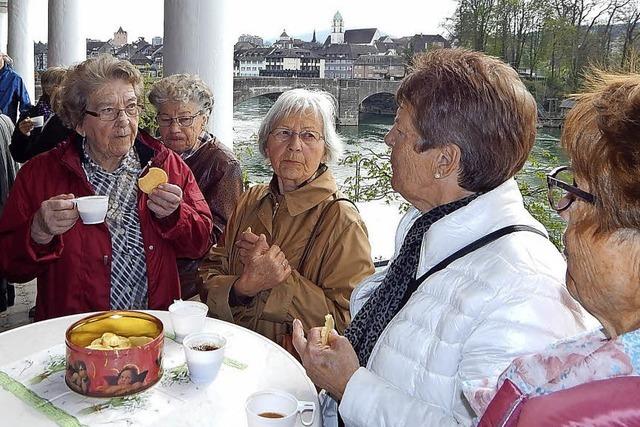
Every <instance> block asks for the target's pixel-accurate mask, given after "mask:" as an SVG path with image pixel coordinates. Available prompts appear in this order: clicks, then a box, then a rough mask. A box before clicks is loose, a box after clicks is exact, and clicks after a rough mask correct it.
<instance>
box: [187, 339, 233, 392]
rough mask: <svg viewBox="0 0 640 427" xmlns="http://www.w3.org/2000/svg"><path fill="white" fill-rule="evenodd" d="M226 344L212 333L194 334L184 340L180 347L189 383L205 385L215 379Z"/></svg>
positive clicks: (224, 340)
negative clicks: (182, 349) (181, 347)
mask: <svg viewBox="0 0 640 427" xmlns="http://www.w3.org/2000/svg"><path fill="white" fill-rule="evenodd" d="M226 344H227V340H226V339H225V338H224V337H223V336H221V335H218V334H216V333H214V332H196V333H194V334H189V335H187V336H186V337H185V338H184V340H183V341H182V346H183V347H184V354H185V356H186V358H187V367H188V368H189V378H191V381H193V382H194V383H196V384H205V383H210V382H211V381H213V380H215V379H216V376H217V375H218V371H219V370H220V365H222V361H223V360H224V348H225V345H226Z"/></svg>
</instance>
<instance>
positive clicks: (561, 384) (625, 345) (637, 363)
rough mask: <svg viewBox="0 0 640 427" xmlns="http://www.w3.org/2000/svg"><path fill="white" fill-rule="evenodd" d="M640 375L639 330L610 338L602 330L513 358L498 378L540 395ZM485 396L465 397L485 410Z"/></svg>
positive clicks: (529, 393) (499, 385) (524, 392)
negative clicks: (594, 382)
mask: <svg viewBox="0 0 640 427" xmlns="http://www.w3.org/2000/svg"><path fill="white" fill-rule="evenodd" d="M627 375H640V329H637V330H635V331H632V332H628V333H626V334H623V335H620V336H618V337H616V338H614V339H610V338H608V337H606V336H605V335H604V332H603V331H602V330H597V331H592V332H587V333H585V334H582V335H578V336H575V337H572V338H569V339H566V340H562V341H558V342H557V343H555V344H553V345H551V346H550V347H549V348H548V349H547V350H546V351H545V352H544V353H539V354H532V355H528V356H523V357H519V358H517V359H515V360H514V361H513V362H512V363H511V365H510V366H509V367H508V368H507V369H506V370H505V371H504V372H503V373H502V375H500V377H499V378H498V385H497V389H499V388H500V387H501V386H502V383H504V381H505V380H507V379H508V380H510V381H511V382H512V383H513V384H514V385H515V386H516V387H518V389H520V391H521V392H522V393H523V394H525V395H527V396H529V397H534V396H540V395H545V394H549V393H553V392H555V391H559V390H564V389H567V388H571V387H575V386H577V385H580V384H584V383H588V382H591V381H596V380H603V379H608V378H613V377H619V376H627ZM487 397H488V396H483V395H481V394H478V395H475V396H469V398H470V401H471V402H470V403H471V405H472V407H474V408H486V406H487V404H488V401H487V400H486V398H487Z"/></svg>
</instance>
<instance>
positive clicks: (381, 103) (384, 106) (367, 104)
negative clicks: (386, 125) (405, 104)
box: [358, 91, 398, 114]
mask: <svg viewBox="0 0 640 427" xmlns="http://www.w3.org/2000/svg"><path fill="white" fill-rule="evenodd" d="M397 108H398V105H397V104H396V100H395V93H392V92H390V91H383V92H376V93H372V94H368V95H367V96H365V97H364V98H362V99H361V100H359V102H358V111H359V112H360V113H361V114H362V113H374V114H395V112H396V110H397Z"/></svg>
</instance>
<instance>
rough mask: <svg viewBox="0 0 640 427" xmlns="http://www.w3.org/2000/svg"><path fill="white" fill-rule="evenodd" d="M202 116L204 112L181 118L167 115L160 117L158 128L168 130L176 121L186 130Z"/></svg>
mask: <svg viewBox="0 0 640 427" xmlns="http://www.w3.org/2000/svg"><path fill="white" fill-rule="evenodd" d="M200 114H202V110H200V111H198V112H197V113H195V114H194V115H193V116H181V117H168V116H165V115H162V116H158V118H157V121H158V126H160V127H163V128H166V127H169V126H171V124H172V123H173V122H174V121H175V122H176V123H177V124H178V126H180V127H183V128H186V127H189V126H191V125H192V124H193V119H195V118H196V117H198V116H199V115H200Z"/></svg>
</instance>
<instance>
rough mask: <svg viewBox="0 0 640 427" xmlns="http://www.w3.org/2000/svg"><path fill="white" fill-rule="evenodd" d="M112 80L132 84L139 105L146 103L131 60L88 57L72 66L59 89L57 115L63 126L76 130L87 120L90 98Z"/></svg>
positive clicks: (140, 77)
mask: <svg viewBox="0 0 640 427" xmlns="http://www.w3.org/2000/svg"><path fill="white" fill-rule="evenodd" d="M111 80H124V81H126V82H127V83H130V84H131V85H132V86H133V91H134V93H135V94H136V97H137V98H138V103H141V102H142V101H143V95H142V94H143V90H144V87H143V86H144V83H143V81H142V75H141V74H140V71H138V69H137V68H136V67H134V66H133V65H132V64H131V63H130V62H129V61H126V60H124V59H118V58H114V57H113V56H111V55H107V54H105V55H100V56H98V57H96V58H89V59H87V60H85V61H82V62H81V63H79V64H78V65H76V66H74V67H71V68H70V69H69V71H67V73H66V75H65V77H64V80H62V83H61V85H60V86H59V95H56V102H57V103H59V104H58V106H59V108H58V110H57V112H58V115H59V116H60V118H61V119H62V121H63V123H64V124H65V125H67V126H68V127H70V128H71V129H75V128H76V126H77V125H78V124H79V123H80V122H81V121H82V118H83V117H84V113H85V111H86V110H87V102H88V101H89V98H90V97H91V95H93V94H94V93H95V92H96V91H97V90H99V89H100V88H101V87H102V86H103V85H104V84H106V83H108V82H109V81H111Z"/></svg>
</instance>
